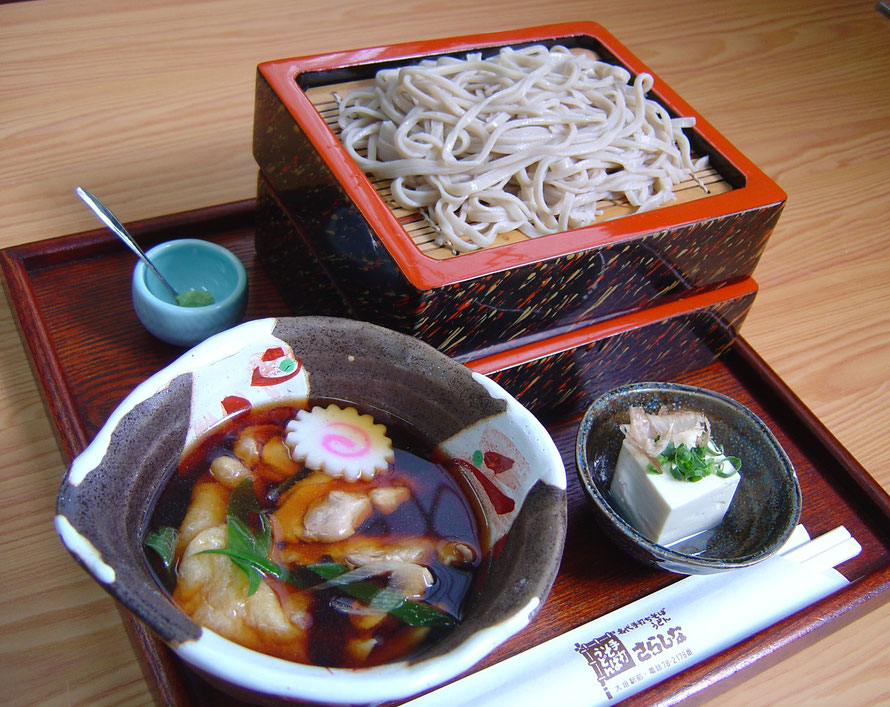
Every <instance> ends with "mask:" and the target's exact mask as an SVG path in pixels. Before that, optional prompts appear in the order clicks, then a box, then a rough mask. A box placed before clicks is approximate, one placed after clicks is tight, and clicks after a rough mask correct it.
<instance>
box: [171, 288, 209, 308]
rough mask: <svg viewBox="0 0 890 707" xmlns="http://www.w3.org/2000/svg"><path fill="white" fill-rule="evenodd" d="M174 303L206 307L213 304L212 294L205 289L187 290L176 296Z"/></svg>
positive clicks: (183, 305)
mask: <svg viewBox="0 0 890 707" xmlns="http://www.w3.org/2000/svg"><path fill="white" fill-rule="evenodd" d="M176 304H178V305H179V306H180V307H206V306H207V305H208V304H213V295H211V294H210V293H209V292H208V291H207V290H189V291H188V292H183V293H182V294H181V295H179V296H178V297H177V298H176Z"/></svg>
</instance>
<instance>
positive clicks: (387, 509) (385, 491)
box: [368, 486, 411, 515]
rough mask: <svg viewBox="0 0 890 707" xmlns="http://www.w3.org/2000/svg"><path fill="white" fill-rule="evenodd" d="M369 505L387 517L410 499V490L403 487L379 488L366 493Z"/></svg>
mask: <svg viewBox="0 0 890 707" xmlns="http://www.w3.org/2000/svg"><path fill="white" fill-rule="evenodd" d="M368 496H369V497H370V499H371V503H373V504H374V508H376V509H377V510H378V511H380V512H381V513H385V514H386V515H389V514H390V513H392V512H393V511H395V510H396V508H398V507H399V506H400V505H401V504H403V503H404V502H405V501H407V500H408V499H409V498H411V490H410V489H409V488H406V487H405V486H380V487H378V488H375V489H371V490H370V491H369V492H368Z"/></svg>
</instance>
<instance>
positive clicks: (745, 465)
mask: <svg viewBox="0 0 890 707" xmlns="http://www.w3.org/2000/svg"><path fill="white" fill-rule="evenodd" d="M631 406H635V407H642V408H643V409H645V410H646V412H650V413H655V412H658V410H659V409H660V408H661V407H662V406H664V407H666V408H667V409H668V410H669V411H675V410H693V411H696V412H701V413H704V415H705V416H706V417H707V418H708V420H709V422H710V423H711V433H712V435H713V438H714V439H715V440H716V441H717V442H719V443H720V444H722V445H723V447H724V449H725V450H726V454H728V455H732V456H737V457H739V458H740V459H741V461H742V468H741V471H740V475H741V480H740V482H739V486H738V488H737V489H736V492H735V495H734V497H733V500H732V503H731V504H730V505H729V508H728V509H727V511H726V514H725V515H724V517H723V520H722V522H721V523H720V524H719V525H718V526H717V527H716V528H713V529H711V530H710V531H706V532H704V533H701V534H699V535H697V536H695V537H694V538H691V539H688V540H685V541H680V542H678V543H676V544H674V545H671V546H669V547H666V546H663V545H659V544H658V543H655V542H652V541H651V540H649V539H648V538H646V537H645V536H643V535H642V534H641V533H640V532H638V531H637V530H636V528H634V527H633V525H631V524H630V522H628V520H627V519H625V517H624V516H623V515H622V513H621V511H620V510H619V508H618V506H617V505H616V503H615V500H614V498H613V496H612V494H611V492H610V486H611V483H612V475H613V474H614V471H615V464H616V462H617V460H618V454H619V452H620V451H621V443H622V441H623V438H624V435H623V433H622V431H621V429H620V425H622V424H626V423H627V422H629V415H628V408H629V407H631ZM575 455H576V461H577V465H578V476H579V477H580V480H581V483H582V485H583V487H584V490H585V491H586V492H587V495H588V497H589V498H590V500H591V502H592V508H593V512H594V515H595V517H596V519H597V521H598V522H599V524H600V525H601V527H602V528H603V529H604V530H605V532H606V534H607V535H608V536H609V537H610V538H611V539H612V540H613V541H614V542H615V543H616V544H617V545H618V546H619V547H621V548H622V549H623V550H625V551H626V552H627V553H629V554H630V555H631V556H633V557H634V558H636V559H637V560H639V561H641V562H643V563H645V564H649V565H654V566H656V567H660V568H662V569H665V570H668V571H670V572H676V573H678V574H712V573H716V572H723V571H726V570H732V569H738V568H741V567H748V566H750V565H753V564H756V563H758V562H761V561H762V560H765V559H766V558H768V557H770V556H771V555H774V554H775V553H776V552H778V551H779V549H780V548H781V547H782V545H783V544H784V543H785V541H786V540H788V537H789V536H790V535H791V532H792V531H793V530H794V527H795V526H796V525H797V522H798V520H799V518H800V509H801V493H800V485H799V484H798V481H797V475H796V474H795V471H794V466H793V465H792V463H791V460H790V459H789V458H788V455H787V454H785V451H784V450H783V449H782V446H781V445H780V444H779V442H778V440H776V438H775V436H774V435H773V434H772V432H770V430H769V428H768V427H767V426H766V425H765V424H764V422H763V420H761V419H760V418H759V417H757V416H756V415H755V414H754V413H753V412H751V411H750V410H748V409H747V408H746V407H744V406H743V405H741V404H740V403H738V402H737V401H735V400H733V399H732V398H729V397H727V396H725V395H722V394H721V393H717V392H715V391H711V390H705V389H703V388H696V387H693V386H688V385H680V384H677V383H657V382H651V383H649V382H647V383H634V384H631V385H626V386H622V387H619V388H615V389H613V390H610V391H608V392H606V393H604V394H603V395H602V396H600V397H599V398H597V399H596V400H595V401H594V402H593V403H592V404H591V405H590V407H589V408H588V409H587V412H586V413H585V414H584V417H583V418H582V420H581V424H580V426H579V429H578V437H577V444H576V449H575Z"/></svg>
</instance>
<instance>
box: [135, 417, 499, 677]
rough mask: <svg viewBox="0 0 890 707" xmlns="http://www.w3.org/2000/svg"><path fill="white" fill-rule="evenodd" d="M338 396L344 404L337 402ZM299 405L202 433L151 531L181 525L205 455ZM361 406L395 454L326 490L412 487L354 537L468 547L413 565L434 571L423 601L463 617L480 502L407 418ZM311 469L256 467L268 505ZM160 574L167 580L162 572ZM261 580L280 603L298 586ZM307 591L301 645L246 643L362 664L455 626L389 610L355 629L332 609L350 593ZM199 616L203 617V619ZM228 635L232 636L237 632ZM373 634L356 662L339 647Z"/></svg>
mask: <svg viewBox="0 0 890 707" xmlns="http://www.w3.org/2000/svg"><path fill="white" fill-rule="evenodd" d="M330 402H331V401H327V400H321V401H319V400H311V401H310V404H309V405H308V406H307V407H308V408H310V409H311V407H312V406H313V405H321V406H325V405H327V404H328V403H330ZM334 402H336V403H337V404H339V405H341V406H345V405H344V403H342V401H334ZM353 407H356V406H353ZM299 409H300V407H298V406H281V405H278V406H274V407H272V406H266V407H257V408H252V409H249V410H246V411H244V412H242V413H240V414H238V415H235V416H234V417H232V418H230V419H228V420H226V421H225V422H224V423H223V424H221V425H220V426H218V427H217V428H215V429H214V430H212V431H211V432H209V433H208V434H206V435H205V436H204V437H203V438H202V439H200V440H198V442H197V443H196V444H195V445H194V446H193V447H192V448H191V449H190V450H189V451H188V452H187V453H186V454H185V455H184V456H183V459H182V461H181V462H180V464H179V467H178V468H177V470H176V472H175V473H174V474H173V475H172V477H171V479H170V480H169V482H168V483H167V485H166V486H165V488H164V489H163V491H162V492H161V494H160V496H159V498H158V501H157V503H156V504H155V509H154V512H153V515H152V518H151V521H150V525H149V529H158V528H160V527H162V526H170V527H173V528H179V527H180V525H181V523H182V521H183V518H184V517H185V515H186V511H187V509H188V507H189V504H190V500H191V495H192V490H193V488H194V487H195V485H196V483H198V482H202V483H203V482H208V481H211V480H212V476H211V474H210V472H209V466H210V462H211V461H212V460H213V459H214V458H216V457H217V456H219V455H221V454H226V455H229V456H231V455H232V449H233V445H234V444H235V441H236V439H237V438H238V436H239V434H241V432H242V430H244V429H245V428H248V427H251V426H264V427H263V428H262V430H263V431H262V434H261V436H264V437H265V438H266V439H271V438H273V437H275V436H276V435H280V436H284V434H285V432H284V427H285V425H286V424H287V422H288V421H290V420H291V419H293V418H294V417H295V415H296V413H297V411H298V410H299ZM359 412H368V413H370V414H372V416H373V417H374V419H375V421H376V422H382V423H384V424H386V428H387V436H388V437H389V438H390V439H391V440H392V444H393V450H394V457H395V458H394V462H393V463H391V464H390V465H389V470H388V471H387V472H385V473H383V474H378V475H377V476H375V477H374V479H373V480H371V481H359V482H347V481H343V480H334V481H331V482H330V483H327V484H326V485H325V486H324V488H325V490H326V491H327V492H329V491H330V490H332V489H343V490H346V491H356V492H359V493H361V492H367V491H370V490H371V489H373V488H378V487H389V486H404V487H407V488H409V489H410V491H411V494H410V497H409V498H408V500H406V501H404V502H402V503H401V504H400V505H398V507H397V508H396V509H395V510H394V511H392V512H390V513H388V514H387V513H383V512H380V510H378V509H376V508H375V509H374V510H373V511H372V512H371V514H370V516H369V517H368V518H367V519H366V520H365V521H364V522H362V523H361V525H359V526H358V527H357V529H356V534H355V536H354V537H355V538H361V539H362V540H364V539H368V542H371V543H378V544H379V545H380V546H381V547H385V546H389V545H390V544H392V543H399V542H408V541H411V542H413V539H415V538H423V539H425V541H424V542H426V543H427V544H428V545H429V544H432V545H435V546H437V547H441V546H442V543H446V542H447V543H450V544H451V546H452V547H453V545H454V544H455V543H457V544H461V545H463V546H464V547H469V548H472V549H473V557H472V559H471V560H464V561H459V562H446V561H443V559H442V555H441V554H439V555H436V554H435V553H433V555H432V557H429V558H428V559H427V561H424V562H420V563H419V564H422V565H424V566H425V567H427V569H428V570H429V571H430V572H431V573H432V575H433V577H434V579H435V581H434V583H433V585H432V587H430V589H429V590H428V591H427V592H426V594H425V595H424V596H423V598H422V601H423V602H425V603H429V604H432V605H434V606H436V607H437V608H439V609H441V610H442V611H444V612H446V613H448V614H449V615H451V616H453V617H454V618H455V619H457V620H459V619H460V618H461V607H462V606H463V603H464V600H465V598H466V596H467V593H468V591H469V589H470V587H471V584H472V583H473V579H474V576H475V574H476V570H477V568H478V567H479V564H480V557H481V554H482V549H483V545H482V543H481V541H484V538H482V537H481V536H480V527H481V524H480V522H479V510H478V508H477V506H476V504H475V503H474V502H471V501H470V500H468V499H470V498H472V494H471V493H470V492H469V490H468V489H467V488H466V487H465V481H464V480H463V479H462V478H459V477H455V476H453V475H452V474H451V473H449V472H448V471H447V470H446V468H445V466H443V465H442V464H438V463H436V462H434V461H431V460H432V459H433V458H434V450H433V449H432V446H431V445H430V444H429V443H428V442H427V441H426V440H424V439H422V438H421V437H420V436H419V434H418V433H417V432H416V431H415V430H413V429H412V428H411V427H410V426H408V425H407V424H405V423H404V422H402V421H400V420H397V419H393V418H392V417H391V416H388V415H386V414H384V413H382V412H381V411H376V410H363V409H361V408H359ZM266 435H268V437H266ZM312 473H313V472H311V471H310V470H308V469H302V470H300V471H299V472H298V473H296V474H294V475H292V476H290V477H288V478H287V479H285V480H280V479H277V478H273V476H274V475H270V474H265V473H264V472H263V470H262V469H259V470H256V469H255V473H254V474H253V483H254V489H255V491H256V495H257V498H258V500H259V501H260V504H261V505H262V507H263V509H264V511H269V512H271V511H272V510H273V509H275V508H276V506H277V505H278V504H280V503H281V502H282V499H284V498H286V496H287V494H288V492H289V491H290V490H291V489H293V488H295V487H296V486H298V485H299V484H300V483H301V482H302V481H303V480H304V479H305V478H306V477H307V476H308V475H310V474H312ZM316 478H317V477H316ZM273 537H274V536H273ZM338 542H341V543H342V542H344V541H338ZM437 543H438V545H436V544H437ZM293 544H294V543H293V541H291V542H290V545H288V547H291V549H293V547H292V546H293ZM297 544H298V545H301V546H304V547H300V548H298V549H299V553H298V554H300V553H302V554H301V556H303V555H308V556H312V557H313V560H312V562H325V561H331V555H330V554H328V552H327V551H326V548H325V545H326V544H325V543H320V542H310V541H300V542H299V543H297ZM336 544H337V543H334V545H331V547H334V546H335V545H336ZM284 545H285V544H284V543H278V545H276V546H275V547H273V556H274V555H275V554H276V553H277V552H279V551H281V550H282V548H283V547H284ZM148 557H149V558H150V562H151V564H152V566H153V569H154V570H155V573H156V575H157V576H158V577H159V579H160V580H161V583H162V584H164V586H165V588H166V589H167V590H168V592H169V593H170V594H171V596H173V595H174V590H175V586H174V582H175V579H174V578H172V577H171V576H170V575H169V574H165V573H164V572H162V571H161V569H160V563H159V562H158V561H157V556H156V555H155V553H153V552H149V553H148ZM165 576H166V577H167V579H166V581H164V580H163V579H162V578H163V577H165ZM265 579H266V581H267V583H268V585H269V587H270V588H272V589H273V591H274V592H275V593H276V595H277V596H278V597H279V599H280V600H281V601H282V602H286V601H287V597H288V595H289V593H291V592H293V591H294V590H293V588H292V587H290V585H286V584H284V583H283V582H280V581H278V580H275V579H274V578H269V577H266V578H265ZM372 581H377V582H379V581H382V580H380V579H375V580H372ZM309 594H310V595H311V599H310V606H309V608H308V612H307V613H308V621H307V622H306V623H307V624H308V632H307V638H306V641H305V643H306V647H305V648H302V649H300V650H297V649H295V648H294V647H293V646H291V647H288V646H286V645H282V644H281V642H280V641H278V640H273V641H267V642H263V641H262V640H259V641H258V642H253V644H252V645H250V646H249V647H251V648H254V649H256V650H260V651H262V652H264V653H268V654H270V655H274V656H278V657H282V658H286V659H289V660H297V661H298V662H306V663H310V664H314V665H321V666H329V667H366V666H370V665H377V664H380V663H386V662H391V661H394V660H399V659H403V658H405V657H408V656H410V655H416V654H417V653H418V652H420V651H422V650H423V649H424V648H426V647H428V646H429V645H430V644H432V643H434V642H435V641H437V640H438V639H439V638H441V636H442V635H444V633H446V632H448V631H450V630H452V627H432V628H429V629H422V630H421V629H417V628H414V627H410V626H407V625H406V624H404V623H403V622H402V621H400V620H399V619H397V618H395V617H394V616H391V615H387V616H386V617H385V619H384V620H382V621H380V622H379V624H377V625H376V626H374V627H373V630H371V631H369V630H367V628H366V627H361V628H358V627H357V626H356V625H355V623H354V617H350V615H349V614H348V613H344V612H343V611H341V610H338V606H341V605H342V604H343V602H344V601H345V600H346V599H345V595H344V594H343V592H342V590H341V589H338V588H330V589H321V590H317V591H311V592H309ZM349 601H351V600H349ZM198 622H199V623H201V621H200V620H199V621H198ZM229 637H230V638H232V640H236V641H238V638H237V637H234V636H229ZM369 639H373V642H374V643H373V645H374V647H373V649H372V650H371V651H370V653H369V654H368V655H367V656H366V657H365V656H363V657H362V658H361V659H360V660H357V659H356V658H355V656H354V655H353V654H352V653H350V651H348V650H346V649H345V645H346V644H347V643H348V642H349V641H351V640H352V641H359V640H369ZM239 642H241V641H239Z"/></svg>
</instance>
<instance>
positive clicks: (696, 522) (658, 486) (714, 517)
mask: <svg viewBox="0 0 890 707" xmlns="http://www.w3.org/2000/svg"><path fill="white" fill-rule="evenodd" d="M648 466H649V460H648V458H647V457H646V455H645V454H643V453H642V452H640V451H639V450H638V449H636V448H634V447H633V446H632V445H631V444H629V443H628V441H627V440H626V439H625V440H624V442H623V444H622V446H621V453H620V454H619V455H618V463H617V465H616V467H615V475H614V476H613V477H612V485H611V487H610V491H611V494H612V497H613V498H614V499H615V501H616V503H617V505H618V507H619V510H620V511H621V514H622V515H623V516H624V517H625V519H626V520H627V521H628V522H629V523H630V524H631V525H632V526H633V527H634V528H636V529H637V530H638V531H639V532H640V533H641V534H642V535H644V536H645V537H646V538H648V539H649V540H652V541H653V542H656V543H658V544H659V545H671V544H673V543H675V542H677V541H678V540H683V539H684V538H687V537H689V536H691V535H696V534H697V533H700V532H702V531H705V530H708V529H710V528H713V527H715V526H716V525H719V524H720V521H722V520H723V516H724V514H725V513H726V511H727V509H728V508H729V504H730V503H731V502H732V497H733V495H735V490H736V487H737V486H738V484H739V481H740V476H739V474H733V475H732V476H728V477H726V478H724V477H721V476H718V475H716V474H711V475H710V476H706V477H704V478H703V479H701V480H700V481H695V482H690V481H685V480H679V479H675V478H674V476H673V475H672V474H670V473H663V474H653V473H651V472H649V471H648ZM724 468H725V469H726V471H729V470H730V469H731V468H732V465H731V464H730V463H729V462H728V461H724Z"/></svg>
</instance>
